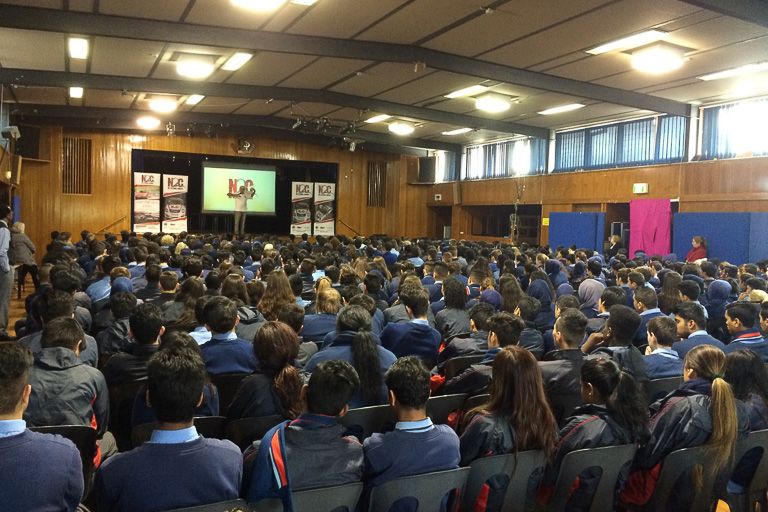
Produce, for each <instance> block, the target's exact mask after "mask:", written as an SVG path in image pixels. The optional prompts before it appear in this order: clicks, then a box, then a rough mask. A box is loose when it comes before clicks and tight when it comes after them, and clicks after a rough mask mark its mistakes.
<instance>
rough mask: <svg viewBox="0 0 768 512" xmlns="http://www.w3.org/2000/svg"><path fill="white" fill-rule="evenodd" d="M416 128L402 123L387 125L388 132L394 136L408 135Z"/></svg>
mask: <svg viewBox="0 0 768 512" xmlns="http://www.w3.org/2000/svg"><path fill="white" fill-rule="evenodd" d="M415 129H416V128H414V127H413V125H412V124H410V123H403V122H402V121H396V122H394V123H389V131H390V132H392V133H394V134H395V135H410V134H412V133H413V132H414V130H415Z"/></svg>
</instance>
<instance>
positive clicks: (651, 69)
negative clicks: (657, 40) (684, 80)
mask: <svg viewBox="0 0 768 512" xmlns="http://www.w3.org/2000/svg"><path fill="white" fill-rule="evenodd" d="M684 62H685V59H683V51H682V50H681V49H680V48H676V47H674V46H669V45H665V44H655V45H653V46H648V47H647V48H641V49H639V50H636V51H634V52H632V67H633V68H635V69H636V70H638V71H643V72H645V73H650V74H653V75H659V74H662V73H669V72H670V71H674V70H676V69H680V68H681V67H682V66H683V63H684Z"/></svg>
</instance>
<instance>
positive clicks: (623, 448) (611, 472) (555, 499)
mask: <svg viewBox="0 0 768 512" xmlns="http://www.w3.org/2000/svg"><path fill="white" fill-rule="evenodd" d="M636 451H637V445H635V444H624V445H619V446H606V447H604V448H589V449H585V450H576V451H573V452H570V453H569V454H567V455H566V456H565V457H564V458H563V462H562V463H561V465H560V474H559V475H558V476H557V483H556V484H555V494H554V495H553V496H552V499H551V500H550V502H549V506H548V507H547V510H565V506H566V503H567V502H568V498H569V496H570V494H571V486H572V484H573V482H574V481H575V480H576V479H577V478H578V477H579V475H580V473H581V472H582V471H585V470H588V469H589V468H593V467H598V468H600V481H599V483H598V485H597V489H595V491H594V494H593V495H592V503H591V505H590V507H589V510H590V512H602V511H605V510H614V508H615V507H614V494H615V489H616V481H617V480H618V478H619V473H620V472H621V469H622V468H623V467H624V466H625V465H628V464H629V463H630V462H632V459H633V458H634V456H635V452H636ZM653 510H661V509H653Z"/></svg>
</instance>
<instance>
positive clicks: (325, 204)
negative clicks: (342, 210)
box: [315, 183, 336, 236]
mask: <svg viewBox="0 0 768 512" xmlns="http://www.w3.org/2000/svg"><path fill="white" fill-rule="evenodd" d="M335 200H336V185H335V184H334V183H315V236H317V235H323V236H333V235H334V234H336V212H335V211H334V204H335V203H334V201H335Z"/></svg>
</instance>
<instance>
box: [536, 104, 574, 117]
mask: <svg viewBox="0 0 768 512" xmlns="http://www.w3.org/2000/svg"><path fill="white" fill-rule="evenodd" d="M584 107H585V105H584V104H582V103H570V104H568V105H560V106H559V107H552V108H548V109H547V110H542V111H541V112H539V114H541V115H542V116H553V115H555V114H562V113H563V112H570V111H572V110H578V109H580V108H584Z"/></svg>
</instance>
